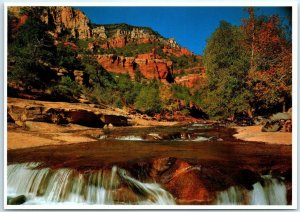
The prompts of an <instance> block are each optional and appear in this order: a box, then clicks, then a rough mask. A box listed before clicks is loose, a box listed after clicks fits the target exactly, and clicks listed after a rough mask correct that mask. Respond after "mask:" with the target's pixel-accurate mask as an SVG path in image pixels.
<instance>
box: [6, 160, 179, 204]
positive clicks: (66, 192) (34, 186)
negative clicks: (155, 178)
mask: <svg viewBox="0 0 300 212" xmlns="http://www.w3.org/2000/svg"><path fill="white" fill-rule="evenodd" d="M38 165H39V164H38V163H25V164H15V165H9V166H8V168H7V173H8V196H18V195H25V196H26V197H27V199H28V201H26V203H25V204H30V205H32V204H57V203H67V204H100V205H104V204H107V205H112V204H143V205H145V204H159V205H168V204H175V200H174V199H173V197H172V195H171V194H169V193H168V192H167V191H166V190H164V189H163V188H161V186H160V185H159V184H157V183H142V182H140V181H138V180H136V179H134V178H131V177H130V176H128V175H127V174H126V171H125V170H123V169H119V168H117V167H116V166H114V167H113V168H112V169H111V170H98V171H91V172H86V173H79V172H77V171H75V170H72V169H58V170H51V169H49V168H42V169H38V168H37V167H38ZM118 173H119V174H118ZM120 173H121V174H120ZM120 175H121V176H122V178H123V180H125V181H126V183H127V184H128V185H129V189H133V190H135V193H134V194H135V196H134V197H130V195H128V193H127V192H126V190H122V188H120V187H121V186H122V185H121V179H120ZM124 191H125V192H124ZM127 191H128V190H127ZM129 193H130V192H129ZM131 196H132V195H131ZM131 201H133V202H131Z"/></svg>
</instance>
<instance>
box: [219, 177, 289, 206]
mask: <svg viewBox="0 0 300 212" xmlns="http://www.w3.org/2000/svg"><path fill="white" fill-rule="evenodd" d="M262 179H263V182H262V183H260V182H257V183H255V184H254V185H253V190H252V191H248V190H247V189H244V188H241V187H238V186H232V187H230V188H229V189H227V190H225V191H221V192H218V193H217V195H216V201H215V203H216V204H218V205H241V204H247V205H287V189H286V186H285V184H284V183H283V182H282V181H280V180H279V179H276V178H273V177H272V176H270V175H264V176H262Z"/></svg>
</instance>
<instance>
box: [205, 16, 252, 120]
mask: <svg viewBox="0 0 300 212" xmlns="http://www.w3.org/2000/svg"><path fill="white" fill-rule="evenodd" d="M243 37H244V34H243V33H242V31H241V29H240V28H238V27H235V26H232V25H231V24H229V23H227V22H225V21H222V22H221V23H220V26H219V27H218V29H217V30H216V31H215V32H214V33H213V34H212V36H211V37H210V38H209V39H208V42H207V46H206V48H205V50H204V56H203V62H204V66H205V69H206V71H207V77H208V84H207V93H206V96H205V99H204V104H205V105H204V106H205V109H206V111H207V112H208V114H209V115H210V116H211V117H219V118H226V117H229V116H232V115H234V114H236V113H239V112H244V111H247V110H248V109H249V107H250V106H249V98H250V93H249V91H248V90H247V87H246V80H247V72H248V70H249V60H248V58H249V57H248V55H247V51H246V50H245V49H244V48H243V47H242V45H241V41H242V39H243Z"/></svg>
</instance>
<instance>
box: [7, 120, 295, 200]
mask: <svg viewBox="0 0 300 212" xmlns="http://www.w3.org/2000/svg"><path fill="white" fill-rule="evenodd" d="M231 133H232V129H229V128H215V127H213V126H207V125H191V126H180V127H168V128H167V127H166V128H164V127H159V128H120V129H118V130H115V131H109V132H108V133H106V134H105V135H102V136H100V137H99V139H98V141H96V142H89V143H78V144H72V145H64V146H44V147H37V148H27V149H19V150H11V151H8V163H9V165H8V166H7V197H8V202H9V201H10V200H11V198H12V199H15V197H19V196H22V195H24V196H25V197H26V200H25V202H24V201H23V202H24V204H27V205H36V204H38V205H43V204H72V205H73V204H89V205H93V204H97V205H112V204H132V205H140V204H142V205H145V204H158V205H174V204H186V203H187V204H190V202H192V201H194V200H197V202H195V203H193V202H192V203H193V204H216V205H287V204H291V186H290V185H291V179H290V178H288V176H289V175H286V174H285V173H291V168H290V167H291V146H284V145H265V144H259V143H253V142H248V143H247V142H243V141H237V140H234V139H233V138H232V137H231V135H232V134H231ZM166 158H167V159H166ZM35 161H38V162H35ZM176 161H177V162H176ZM195 167H202V168H201V169H199V170H198V169H195ZM249 167H250V168H249ZM279 169H280V170H279ZM244 170H246V172H245V171H244ZM247 170H248V171H247ZM262 170H263V171H262ZM273 170H275V171H276V170H277V175H276V174H275V175H273V176H278V177H273V176H271V175H267V173H271V171H273ZM278 170H279V171H278ZM243 173H246V174H243ZM249 173H250V175H249ZM261 173H265V174H264V175H262V174H261ZM272 173H273V172H272ZM260 175H262V176H260ZM180 176H183V177H182V178H180ZM279 176H281V177H279ZM284 176H285V177H284ZM251 179H255V180H254V181H252V180H251ZM190 180H194V181H190ZM158 182H159V183H158ZM190 182H193V183H195V184H191V183H190ZM251 182H253V183H251ZM197 186H198V187H197ZM250 188H252V189H250ZM195 189H199V190H197V191H196V192H194V191H195ZM201 189H203V192H207V193H205V194H204V193H201V192H202V190H201ZM205 190H206V191H205ZM198 191H199V192H198ZM191 193H192V195H190V194H191ZM208 196H209V198H208ZM206 197H207V198H206ZM197 198H198V199H197ZM21 199H22V198H21ZM185 201H186V202H185ZM9 204H10V203H9Z"/></svg>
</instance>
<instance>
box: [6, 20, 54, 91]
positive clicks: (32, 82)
mask: <svg viewBox="0 0 300 212" xmlns="http://www.w3.org/2000/svg"><path fill="white" fill-rule="evenodd" d="M48 30H49V27H48V26H47V25H45V24H44V23H42V22H41V21H40V20H38V19H34V18H32V17H29V19H28V20H27V21H26V23H25V24H24V25H22V26H21V27H20V28H19V29H18V31H17V33H16V35H15V37H14V38H13V39H12V40H11V42H10V43H9V44H8V64H9V66H8V80H16V81H18V82H20V83H21V85H22V86H23V87H24V88H25V89H28V88H30V87H43V86H45V84H46V82H48V81H49V79H50V78H51V77H49V72H47V69H48V67H49V64H51V63H53V62H54V60H55V46H54V44H53V38H52V36H51V35H49V34H48V33H47V31H48Z"/></svg>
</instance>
